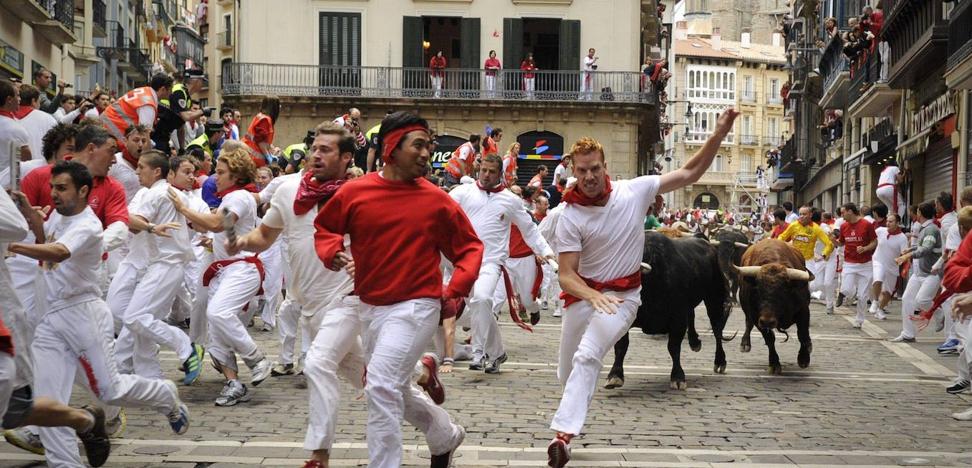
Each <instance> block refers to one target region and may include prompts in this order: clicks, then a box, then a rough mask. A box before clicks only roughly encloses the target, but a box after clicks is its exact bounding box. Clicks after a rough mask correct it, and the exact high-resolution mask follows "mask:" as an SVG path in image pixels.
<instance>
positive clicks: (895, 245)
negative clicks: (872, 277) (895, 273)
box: [871, 227, 908, 270]
mask: <svg viewBox="0 0 972 468" xmlns="http://www.w3.org/2000/svg"><path fill="white" fill-rule="evenodd" d="M874 232H875V233H876V234H877V242H878V244H877V249H875V250H874V255H873V256H872V257H871V261H872V262H874V263H876V264H879V265H881V266H882V267H883V268H885V269H887V270H894V269H897V268H898V266H897V265H895V263H894V259H895V258H897V257H899V256H901V252H903V251H904V250H905V249H906V248H908V237H907V236H905V234H904V232H899V233H897V234H894V235H889V233H888V228H886V227H879V228H877V229H875V230H874Z"/></svg>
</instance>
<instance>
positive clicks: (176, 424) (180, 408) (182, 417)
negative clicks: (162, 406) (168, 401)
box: [165, 380, 189, 435]
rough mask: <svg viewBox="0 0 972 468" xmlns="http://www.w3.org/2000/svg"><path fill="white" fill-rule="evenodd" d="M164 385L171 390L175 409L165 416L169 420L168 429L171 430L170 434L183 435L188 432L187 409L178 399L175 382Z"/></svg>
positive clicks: (177, 389)
mask: <svg viewBox="0 0 972 468" xmlns="http://www.w3.org/2000/svg"><path fill="white" fill-rule="evenodd" d="M165 384H166V386H167V387H169V388H170V389H171V390H172V393H173V394H175V397H176V405H175V408H174V409H173V410H172V411H170V412H169V414H167V415H166V417H167V418H168V419H169V427H171V428H172V432H175V433H176V435H182V434H185V433H186V431H188V430H189V407H188V406H186V405H185V404H184V403H183V402H182V400H180V399H179V388H178V387H176V384H175V382H173V381H171V380H166V381H165Z"/></svg>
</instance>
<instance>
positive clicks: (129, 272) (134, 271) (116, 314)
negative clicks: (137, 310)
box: [105, 262, 145, 358]
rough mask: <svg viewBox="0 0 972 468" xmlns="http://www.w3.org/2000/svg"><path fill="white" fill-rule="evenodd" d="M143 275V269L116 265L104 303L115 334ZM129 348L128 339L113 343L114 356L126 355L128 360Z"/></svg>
mask: <svg viewBox="0 0 972 468" xmlns="http://www.w3.org/2000/svg"><path fill="white" fill-rule="evenodd" d="M144 274H145V268H137V267H135V266H134V265H132V264H131V263H129V262H122V263H121V264H120V265H118V270H117V271H115V277H114V278H112V279H111V284H110V285H109V286H108V296H107V297H106V298H105V301H106V302H107V303H108V309H109V310H110V311H111V317H112V320H113V321H114V329H115V334H120V333H121V331H122V327H123V325H124V320H125V311H126V310H128V305H129V304H131V302H132V295H133V294H135V287H136V286H137V285H138V282H139V281H140V280H141V279H142V276H143V275H144ZM131 348H132V340H131V337H129V338H127V339H126V341H124V342H120V343H115V355H116V356H118V355H127V356H128V358H131ZM126 350H127V351H128V352H127V353H126Z"/></svg>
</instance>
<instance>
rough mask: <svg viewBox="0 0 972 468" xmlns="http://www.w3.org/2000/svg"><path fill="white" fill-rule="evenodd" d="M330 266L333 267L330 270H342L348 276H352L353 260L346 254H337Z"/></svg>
mask: <svg viewBox="0 0 972 468" xmlns="http://www.w3.org/2000/svg"><path fill="white" fill-rule="evenodd" d="M331 264H332V265H333V267H332V268H331V270H333V271H341V269H344V270H346V271H347V272H348V274H349V275H351V276H354V259H352V258H351V256H350V255H348V254H347V252H338V253H337V255H335V256H334V261H333V262H332V263H331Z"/></svg>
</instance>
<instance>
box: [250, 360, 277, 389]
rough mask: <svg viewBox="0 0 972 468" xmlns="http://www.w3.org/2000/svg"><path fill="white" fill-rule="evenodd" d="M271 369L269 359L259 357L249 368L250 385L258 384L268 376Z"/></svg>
mask: <svg viewBox="0 0 972 468" xmlns="http://www.w3.org/2000/svg"><path fill="white" fill-rule="evenodd" d="M271 371H273V365H272V364H271V363H270V360H269V359H267V358H263V359H260V360H259V361H257V363H256V364H255V365H254V366H253V367H251V368H250V385H253V386H254V387H256V386H257V385H260V383H261V382H263V381H264V380H267V377H270V372H271Z"/></svg>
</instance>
